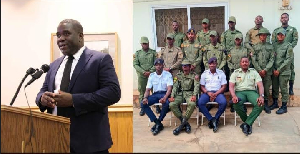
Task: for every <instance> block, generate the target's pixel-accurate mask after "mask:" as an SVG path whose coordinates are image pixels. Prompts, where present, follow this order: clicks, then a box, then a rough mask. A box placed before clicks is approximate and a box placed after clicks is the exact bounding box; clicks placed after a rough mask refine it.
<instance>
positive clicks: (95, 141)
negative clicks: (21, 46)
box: [36, 48, 121, 153]
mask: <svg viewBox="0 0 300 154" xmlns="http://www.w3.org/2000/svg"><path fill="white" fill-rule="evenodd" d="M63 59H64V56H62V57H60V58H58V59H56V60H55V61H54V62H53V63H51V64H50V70H49V71H48V73H47V75H46V78H45V81H44V84H43V87H42V88H41V90H40V92H39V93H38V95H37V98H36V103H37V105H38V106H39V108H40V110H41V111H42V112H44V111H45V110H47V112H48V113H52V110H53V109H52V108H48V107H44V106H42V105H41V104H40V100H41V96H42V94H43V93H44V92H45V91H49V92H54V89H55V85H54V84H55V83H54V81H55V76H56V72H57V70H58V68H59V66H60V64H61V63H62V61H63ZM67 92H69V93H71V94H72V97H73V104H74V107H68V108H60V109H62V110H63V112H64V113H65V115H64V116H67V117H70V121H71V126H70V144H71V145H70V146H71V148H72V149H73V150H74V151H75V152H86V153H90V152H95V151H102V150H106V149H109V148H110V147H111V145H112V139H111V134H110V127H109V121H108V108H107V106H109V105H112V104H114V103H116V102H118V101H119V100H120V97H121V89H120V86H119V82H118V78H117V75H116V72H115V69H114V66H113V61H112V58H111V56H110V55H109V54H104V53H101V52H97V51H93V50H89V49H87V48H86V49H85V50H84V51H83V53H82V55H81V56H80V58H79V61H78V63H77V65H76V67H75V69H74V71H73V74H72V77H71V81H70V85H69V89H68V91H67ZM57 142H59V141H57Z"/></svg>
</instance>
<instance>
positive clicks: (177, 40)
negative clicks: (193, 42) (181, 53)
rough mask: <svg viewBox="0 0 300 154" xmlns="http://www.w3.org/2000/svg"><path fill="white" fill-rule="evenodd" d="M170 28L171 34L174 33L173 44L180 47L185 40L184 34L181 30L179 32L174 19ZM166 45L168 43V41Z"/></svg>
mask: <svg viewBox="0 0 300 154" xmlns="http://www.w3.org/2000/svg"><path fill="white" fill-rule="evenodd" d="M172 29H173V32H172V34H173V35H174V46H175V47H181V44H182V43H183V42H184V41H185V40H186V35H185V34H184V33H182V32H179V24H178V22H177V21H176V20H175V21H173V23H172ZM166 45H168V42H167V44H166Z"/></svg>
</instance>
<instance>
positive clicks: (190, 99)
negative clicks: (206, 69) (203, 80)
mask: <svg viewBox="0 0 300 154" xmlns="http://www.w3.org/2000/svg"><path fill="white" fill-rule="evenodd" d="M191 64H192V63H191V62H190V61H189V60H187V59H185V60H183V62H182V64H181V66H182V70H183V72H179V73H177V75H176V77H174V80H175V81H174V86H173V90H172V94H171V98H169V101H170V109H171V111H172V112H173V113H174V115H175V116H176V117H177V118H178V119H179V120H180V121H181V125H179V127H177V128H176V129H175V130H174V131H173V134H174V135H178V134H179V133H180V132H181V130H183V129H185V132H187V133H190V132H191V125H190V124H189V123H188V120H189V118H190V117H191V115H192V114H193V112H194V109H195V107H196V98H197V97H196V96H197V95H198V94H199V79H198V80H197V79H195V76H196V73H193V72H191ZM183 102H186V103H187V109H186V112H185V116H183V115H182V112H181V111H180V104H181V103H183Z"/></svg>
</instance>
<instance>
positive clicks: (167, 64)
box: [158, 33, 183, 77]
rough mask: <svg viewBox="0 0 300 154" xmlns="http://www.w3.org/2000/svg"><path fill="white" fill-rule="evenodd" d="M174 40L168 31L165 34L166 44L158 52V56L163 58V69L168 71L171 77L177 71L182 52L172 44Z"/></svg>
mask: <svg viewBox="0 0 300 154" xmlns="http://www.w3.org/2000/svg"><path fill="white" fill-rule="evenodd" d="M174 41H175V40H174V35H173V34H172V33H169V34H168V35H167V43H168V45H167V46H166V47H163V48H161V51H160V52H159V53H158V55H159V58H161V59H163V60H164V70H165V71H168V72H170V73H171V74H172V76H173V77H174V76H175V75H176V74H177V73H178V71H179V69H180V67H181V62H182V59H183V52H182V51H181V48H180V47H177V46H174Z"/></svg>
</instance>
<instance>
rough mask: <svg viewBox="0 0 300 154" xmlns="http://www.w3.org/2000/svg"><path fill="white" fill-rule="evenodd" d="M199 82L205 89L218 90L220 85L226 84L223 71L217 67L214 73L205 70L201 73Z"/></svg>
mask: <svg viewBox="0 0 300 154" xmlns="http://www.w3.org/2000/svg"><path fill="white" fill-rule="evenodd" d="M200 84H201V85H204V86H205V89H206V90H207V91H218V90H219V89H220V88H221V85H224V84H227V81H226V76H225V73H224V72H223V71H222V70H219V69H216V72H215V73H214V74H213V73H211V72H210V70H205V71H204V72H203V73H202V75H201V79H200Z"/></svg>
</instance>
